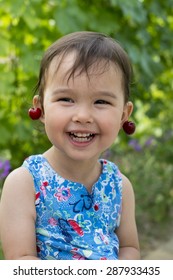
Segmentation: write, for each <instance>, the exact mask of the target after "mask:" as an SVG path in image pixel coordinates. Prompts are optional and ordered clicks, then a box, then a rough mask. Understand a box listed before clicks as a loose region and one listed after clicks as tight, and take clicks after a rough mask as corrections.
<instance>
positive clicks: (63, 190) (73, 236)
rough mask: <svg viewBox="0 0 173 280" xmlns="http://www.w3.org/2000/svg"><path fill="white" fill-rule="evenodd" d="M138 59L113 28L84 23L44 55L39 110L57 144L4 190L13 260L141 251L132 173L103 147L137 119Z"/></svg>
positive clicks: (133, 255)
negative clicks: (105, 155)
mask: <svg viewBox="0 0 173 280" xmlns="http://www.w3.org/2000/svg"><path fill="white" fill-rule="evenodd" d="M131 72H132V71H131V66H130V63H129V59H128V56H127V54H126V53H125V51H124V50H123V49H122V48H121V47H120V45H119V44H118V43H116V42H115V41H114V40H113V39H111V38H109V37H108V36H106V35H104V34H100V33H95V32H75V33H72V34H69V35H67V36H64V37H63V38H61V39H60V40H58V41H56V42H55V43H54V44H53V45H51V46H50V47H49V48H48V50H47V51H46V53H45V55H44V57H43V59H42V62H41V69H40V75H39V80H38V83H37V86H36V92H37V94H38V95H35V96H34V98H33V108H31V109H30V110H29V116H30V117H31V118H32V119H39V120H40V121H41V122H42V123H43V124H44V127H45V131H46V134H47V137H48V139H49V140H50V142H51V148H50V149H49V150H47V151H45V152H44V153H43V154H38V155H32V156H30V157H29V158H27V159H26V160H25V161H24V163H23V164H22V166H21V167H19V168H18V169H16V170H14V171H13V172H11V173H10V175H9V176H8V177H7V179H6V182H5V184H4V187H3V193H2V199H1V209H0V213H1V216H0V218H1V220H0V224H1V229H0V233H1V241H2V247H3V251H4V256H5V258H6V259H25V260H26V259H28V260H31V259H32V260H34V259H35V260H36V259H43V260H56V259H59V260H76V259H80V260H84V259H86V260H90V259H93V260H108V259H109V260H116V259H124V260H126V259H139V257H140V253H139V243H138V234H137V229H136V222H135V201H134V193H133V189H132V185H131V183H130V181H129V180H128V179H127V178H126V177H125V176H124V175H123V174H121V173H120V171H119V169H118V167H117V166H116V165H115V164H114V163H112V162H110V161H107V160H104V159H100V154H101V153H102V152H103V151H105V150H106V149H107V148H109V147H110V146H111V145H112V144H113V142H114V141H115V139H116V137H117V135H118V133H119V130H120V129H121V128H122V127H124V130H125V131H126V132H127V133H130V132H132V131H130V130H133V124H131V122H128V118H129V116H130V115H131V113H132V110H133V104H132V102H130V101H129V86H130V81H131Z"/></svg>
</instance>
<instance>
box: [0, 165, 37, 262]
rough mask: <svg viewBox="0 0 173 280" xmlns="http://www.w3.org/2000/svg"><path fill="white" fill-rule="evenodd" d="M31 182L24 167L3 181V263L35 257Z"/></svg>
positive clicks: (0, 217) (0, 232) (0, 230)
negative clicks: (24, 257)
mask: <svg viewBox="0 0 173 280" xmlns="http://www.w3.org/2000/svg"><path fill="white" fill-rule="evenodd" d="M33 185H34V184H33V179H32V176H31V175H30V173H29V172H28V171H27V169H25V168H24V167H19V168H17V169H15V170H14V171H12V172H11V173H10V174H9V176H8V177H7V179H6V181H5V183H4V186H3V191H2V196H1V203H0V225H1V227H0V237H1V243H2V248H3V251H4V256H5V259H19V258H21V257H23V256H36V249H35V248H36V246H35V219H36V210H35V191H34V187H33Z"/></svg>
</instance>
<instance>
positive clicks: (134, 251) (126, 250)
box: [116, 176, 140, 260]
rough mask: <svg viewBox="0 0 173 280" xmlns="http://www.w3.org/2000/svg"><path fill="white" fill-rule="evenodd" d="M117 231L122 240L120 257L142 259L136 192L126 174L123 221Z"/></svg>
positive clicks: (124, 179)
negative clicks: (136, 210) (136, 218)
mask: <svg viewBox="0 0 173 280" xmlns="http://www.w3.org/2000/svg"><path fill="white" fill-rule="evenodd" d="M116 233H117V236H118V238H119V241H120V251H119V259H121V260H138V259H140V249H139V241H138V233H137V228H136V221H135V198H134V192H133V188H132V185H131V183H130V181H129V180H128V179H127V178H126V177H125V176H123V201H122V216H121V223H120V227H119V228H118V230H117V232H116Z"/></svg>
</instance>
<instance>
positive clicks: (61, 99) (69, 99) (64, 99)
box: [58, 97, 74, 103]
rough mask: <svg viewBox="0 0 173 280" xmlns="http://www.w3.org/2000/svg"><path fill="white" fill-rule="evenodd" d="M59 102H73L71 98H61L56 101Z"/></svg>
mask: <svg viewBox="0 0 173 280" xmlns="http://www.w3.org/2000/svg"><path fill="white" fill-rule="evenodd" d="M58 101H59V102H70V103H73V102H74V101H73V100H72V99H71V98H68V97H63V98H59V99H58Z"/></svg>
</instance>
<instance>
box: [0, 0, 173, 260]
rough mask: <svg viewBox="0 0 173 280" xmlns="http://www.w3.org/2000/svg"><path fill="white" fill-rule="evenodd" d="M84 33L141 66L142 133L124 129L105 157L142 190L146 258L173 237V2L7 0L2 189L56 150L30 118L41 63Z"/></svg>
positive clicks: (1, 9) (0, 29) (1, 10)
mask: <svg viewBox="0 0 173 280" xmlns="http://www.w3.org/2000/svg"><path fill="white" fill-rule="evenodd" d="M80 30H88V31H98V32H103V33H106V34H108V35H110V36H111V37H113V38H114V39H115V40H117V41H118V42H119V43H120V44H121V45H122V46H123V47H124V49H125V50H126V51H127V53H128V54H129V57H130V59H131V62H132V64H133V67H134V79H133V83H132V87H131V100H132V101H133V102H134V113H133V116H132V120H133V121H135V122H136V126H137V130H136V133H135V134H134V135H133V136H131V137H129V136H126V135H125V134H124V133H123V132H120V135H119V137H118V139H117V140H116V142H115V144H114V145H113V146H112V148H111V149H110V150H109V151H106V152H105V154H104V156H105V157H107V158H108V159H111V160H113V161H114V162H115V163H116V164H118V165H119V167H120V169H121V171H122V172H123V173H124V174H125V175H127V176H128V177H129V178H130V180H131V182H132V184H133V186H134V190H135V195H136V219H137V225H138V230H139V237H140V244H141V250H142V256H143V257H145V255H146V254H147V253H148V251H149V250H153V249H155V248H157V246H159V244H161V243H162V241H164V240H168V239H169V237H170V235H171V234H172V232H173V222H172V217H173V215H172V213H173V175H172V174H173V105H172V103H173V3H172V0H167V1H162V0H131V1H129V0H100V1H99V0H97V1H95V0H47V1H46V0H30V1H29V0H0V192H1V190H2V185H3V181H4V179H5V177H6V176H7V175H8V173H9V172H10V171H11V170H13V169H14V168H16V167H18V166H19V165H21V163H22V162H23V160H24V159H25V158H26V157H27V156H29V155H31V154H37V153H42V152H43V151H45V150H46V149H47V148H48V147H50V143H49V142H48V141H47V139H46V137H45V135H44V133H43V132H42V130H41V128H40V124H39V123H37V124H35V122H32V121H31V120H30V119H29V118H28V113H27V111H28V108H29V107H30V106H31V104H32V97H33V89H34V86H35V84H36V81H37V77H38V71H39V64H40V60H41V57H42V55H43V52H44V51H45V49H46V48H47V47H48V46H49V45H50V44H52V43H53V42H54V41H55V40H57V39H58V38H59V37H61V36H63V35H65V34H67V33H70V32H74V31H80ZM0 258H1V259H2V258H3V255H2V253H0Z"/></svg>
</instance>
